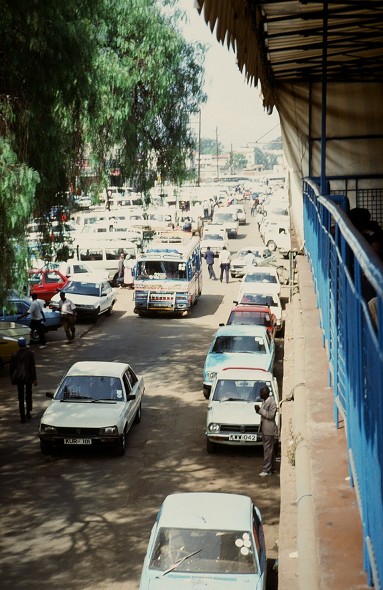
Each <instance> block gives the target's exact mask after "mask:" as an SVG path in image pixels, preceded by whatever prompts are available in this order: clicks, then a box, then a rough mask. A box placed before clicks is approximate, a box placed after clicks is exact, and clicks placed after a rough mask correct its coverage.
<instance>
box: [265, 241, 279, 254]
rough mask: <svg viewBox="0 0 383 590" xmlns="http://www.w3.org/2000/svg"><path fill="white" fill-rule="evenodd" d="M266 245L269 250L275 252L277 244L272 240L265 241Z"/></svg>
mask: <svg viewBox="0 0 383 590" xmlns="http://www.w3.org/2000/svg"><path fill="white" fill-rule="evenodd" d="M266 246H267V247H268V249H269V250H271V252H275V250H276V249H277V245H276V243H275V242H274V240H270V241H269V242H267V244H266Z"/></svg>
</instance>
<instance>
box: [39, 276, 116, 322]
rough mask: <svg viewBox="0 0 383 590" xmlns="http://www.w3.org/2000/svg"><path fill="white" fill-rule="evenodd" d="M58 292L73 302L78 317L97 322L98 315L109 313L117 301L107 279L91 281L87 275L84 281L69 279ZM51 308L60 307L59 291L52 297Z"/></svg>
mask: <svg viewBox="0 0 383 590" xmlns="http://www.w3.org/2000/svg"><path fill="white" fill-rule="evenodd" d="M60 292H63V293H65V296H66V298H67V299H69V300H70V301H72V303H74V304H75V306H76V310H77V317H78V318H79V319H90V320H91V321H93V322H97V319H98V317H99V316H100V315H102V314H103V313H105V314H106V315H110V314H111V313H112V310H113V305H114V304H115V303H116V301H117V297H116V294H115V291H114V289H113V288H112V287H111V285H110V283H109V281H99V280H97V281H92V280H91V278H90V277H89V278H88V279H85V280H84V281H69V282H68V283H66V285H65V287H63V288H62V289H61V290H60ZM49 307H50V308H51V309H56V310H58V309H60V293H57V294H56V295H54V297H52V299H51V300H50V303H49Z"/></svg>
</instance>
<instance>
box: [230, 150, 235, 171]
mask: <svg viewBox="0 0 383 590" xmlns="http://www.w3.org/2000/svg"><path fill="white" fill-rule="evenodd" d="M230 174H234V158H233V144H230Z"/></svg>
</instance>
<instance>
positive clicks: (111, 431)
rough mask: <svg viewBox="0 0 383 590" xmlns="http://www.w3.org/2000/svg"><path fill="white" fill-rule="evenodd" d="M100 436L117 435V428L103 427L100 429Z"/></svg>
mask: <svg viewBox="0 0 383 590" xmlns="http://www.w3.org/2000/svg"><path fill="white" fill-rule="evenodd" d="M100 434H118V430H117V426H105V427H104V428H100Z"/></svg>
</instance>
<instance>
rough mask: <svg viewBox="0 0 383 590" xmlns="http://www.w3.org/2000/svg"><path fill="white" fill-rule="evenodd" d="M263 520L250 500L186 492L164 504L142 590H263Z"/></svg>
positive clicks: (165, 501) (264, 560) (144, 566)
mask: <svg viewBox="0 0 383 590" xmlns="http://www.w3.org/2000/svg"><path fill="white" fill-rule="evenodd" d="M266 567H267V559H266V546H265V539H264V534H263V526H262V517H261V513H260V511H259V509H258V508H257V507H256V506H255V505H254V504H253V502H252V500H251V498H250V497H249V496H244V495H240V494H225V493H219V492H218V493H217V492H194V493H193V492H186V493H183V494H182V493H181V494H171V495H170V496H167V498H165V500H164V502H163V504H162V506H161V509H160V511H159V513H158V515H157V518H156V521H155V523H154V525H153V528H152V532H151V535H150V539H149V544H148V548H147V552H146V556H145V559H144V564H143V568H142V574H141V581H140V590H172V589H174V590H184V589H185V590H186V589H188V590H192V589H195V590H205V589H206V590H223V589H224V590H230V589H232V590H250V589H254V590H255V589H257V590H265V588H266Z"/></svg>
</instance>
